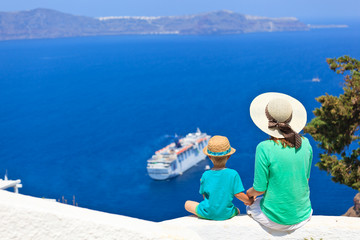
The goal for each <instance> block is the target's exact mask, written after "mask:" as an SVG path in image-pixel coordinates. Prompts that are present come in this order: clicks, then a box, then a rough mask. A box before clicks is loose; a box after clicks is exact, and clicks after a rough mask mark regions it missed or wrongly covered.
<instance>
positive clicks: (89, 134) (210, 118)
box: [0, 24, 360, 221]
mask: <svg viewBox="0 0 360 240" xmlns="http://www.w3.org/2000/svg"><path fill="white" fill-rule="evenodd" d="M359 30H360V28H359V25H356V24H354V25H350V28H347V29H318V30H311V31H308V32H281V33H253V34H244V35H226V36H171V35H162V36H159V35H150V36H102V37H87V38H66V39H43V40H17V41H3V42H0V103H1V105H0V136H1V137H0V177H1V178H2V177H3V175H5V172H6V171H7V172H8V177H9V179H21V181H22V184H23V188H22V189H20V193H22V194H27V195H31V196H36V197H44V198H50V199H62V197H64V198H65V199H67V201H68V202H69V203H70V204H72V201H73V196H75V201H76V202H77V203H78V205H79V207H85V208H90V209H95V210H100V211H105V212H109V213H115V214H121V215H126V216H131V217H136V218H141V219H146V220H152V221H162V220H166V219H171V218H176V217H182V216H185V215H188V214H187V212H186V211H185V210H184V207H183V205H184V202H185V201H186V200H195V201H201V199H202V196H201V195H200V194H199V193H198V191H199V180H200V177H201V175H202V173H203V172H204V168H205V166H206V165H207V164H210V163H209V160H205V161H203V162H201V163H199V164H198V165H197V166H195V167H193V168H191V169H190V170H188V171H187V172H185V173H184V174H183V175H182V176H179V177H176V178H173V179H171V180H167V181H154V180H152V179H150V178H149V176H148V174H147V172H146V161H147V159H148V158H150V157H151V156H152V154H153V153H154V152H155V151H156V150H158V149H160V148H162V147H163V146H165V145H167V144H169V143H170V142H171V138H169V137H168V136H169V135H173V134H175V133H176V134H178V135H186V134H187V133H188V132H194V131H196V128H197V127H199V128H200V129H201V130H202V131H203V132H206V133H208V134H210V135H225V136H227V137H228V138H229V140H230V142H231V144H232V146H233V147H234V148H236V149H237V152H236V154H234V155H233V156H232V157H231V158H230V160H229V162H228V167H229V168H233V169H235V170H237V171H238V172H239V174H240V176H241V178H242V181H243V184H244V186H245V188H246V189H247V188H249V187H251V186H252V181H253V176H254V154H255V148H256V145H257V144H258V143H259V142H260V141H262V140H265V139H267V138H268V136H266V135H265V134H264V133H262V132H261V131H260V130H259V129H258V128H257V127H256V126H255V125H254V124H253V123H252V121H251V119H250V116H249V106H250V103H251V101H252V99H253V98H255V97H256V96H257V95H258V94H261V93H263V92H269V91H276V92H282V93H286V94H289V95H291V96H293V97H295V98H297V99H298V100H300V101H301V102H302V103H303V104H304V106H305V107H306V109H307V112H308V121H310V120H311V119H312V118H313V117H314V115H313V113H312V111H313V110H314V108H316V107H319V106H320V105H319V103H318V102H317V101H316V100H315V98H316V97H318V96H320V95H323V94H325V93H328V94H331V95H339V94H341V93H342V87H343V76H341V75H337V74H336V73H334V72H332V71H331V70H330V69H329V68H328V65H327V63H326V58H333V57H340V56H343V55H350V56H352V57H355V58H357V59H360V48H359V42H360V31H359ZM315 77H318V78H320V79H321V81H320V82H312V79H313V78H315ZM307 137H308V138H309V139H310V140H311V143H312V146H313V148H314V161H313V165H315V163H316V162H318V159H319V157H318V155H319V154H320V153H321V149H319V148H318V147H317V144H316V142H314V141H313V139H312V138H311V136H309V135H307ZM310 188H311V202H312V206H313V209H314V214H317V215H341V214H343V213H345V212H346V211H347V209H348V208H349V207H350V206H352V205H353V197H354V195H355V194H356V193H357V191H355V190H352V189H351V188H349V187H346V186H344V185H341V184H338V183H334V182H332V181H331V177H330V176H328V175H327V173H326V172H324V171H320V170H319V169H318V168H317V167H315V166H313V168H312V171H311V178H310ZM234 203H235V205H236V206H237V207H239V208H240V210H241V212H242V213H244V212H245V207H244V205H243V204H242V202H240V201H238V200H236V199H235V200H234Z"/></svg>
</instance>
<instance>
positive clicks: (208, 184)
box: [196, 168, 244, 220]
mask: <svg viewBox="0 0 360 240" xmlns="http://www.w3.org/2000/svg"><path fill="white" fill-rule="evenodd" d="M242 191H244V187H243V185H242V182H241V179H240V176H239V174H238V173H237V172H236V171H235V170H233V169H229V168H225V169H222V170H208V171H206V172H204V174H203V175H202V177H201V180H200V191H199V193H200V194H202V195H204V197H205V198H204V200H203V201H202V202H200V204H199V205H198V207H197V208H196V213H197V214H198V215H199V216H200V217H202V218H206V219H211V220H226V219H229V218H231V217H233V216H235V215H236V214H237V210H236V208H235V206H234V204H233V203H232V200H233V198H234V195H235V194H237V193H239V192H242Z"/></svg>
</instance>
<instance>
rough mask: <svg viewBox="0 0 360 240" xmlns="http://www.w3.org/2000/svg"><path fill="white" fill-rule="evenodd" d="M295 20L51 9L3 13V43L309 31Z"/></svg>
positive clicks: (228, 14)
mask: <svg viewBox="0 0 360 240" xmlns="http://www.w3.org/2000/svg"><path fill="white" fill-rule="evenodd" d="M307 30H309V26H308V25H306V24H304V23H302V22H300V21H298V20H297V19H296V18H267V17H256V16H248V15H243V14H239V13H234V12H230V11H216V12H210V13H203V14H196V15H185V16H168V17H126V16H122V17H102V18H91V17H84V16H74V15H71V14H66V13H61V12H58V11H54V10H50V9H40V8H39V9H34V10H30V11H21V12H0V40H10V39H32V38H59V37H75V36H95V35H122V34H181V35H209V34H240V33H250V32H276V31H277V32H278V31H307Z"/></svg>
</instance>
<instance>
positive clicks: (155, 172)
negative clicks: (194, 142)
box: [147, 151, 206, 180]
mask: <svg viewBox="0 0 360 240" xmlns="http://www.w3.org/2000/svg"><path fill="white" fill-rule="evenodd" d="M205 158H206V155H205V154H204V153H203V152H202V151H198V153H195V154H192V155H190V156H189V157H188V158H186V159H184V160H183V161H180V162H178V163H177V167H176V169H175V170H171V168H170V167H169V168H161V169H158V168H147V171H148V174H149V176H150V177H151V178H152V179H154V180H166V179H170V178H173V177H176V176H179V175H182V174H183V173H184V172H185V171H187V170H189V169H190V168H191V167H193V166H194V165H196V164H197V163H199V162H201V161H202V160H205Z"/></svg>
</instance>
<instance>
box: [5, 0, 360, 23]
mask: <svg viewBox="0 0 360 240" xmlns="http://www.w3.org/2000/svg"><path fill="white" fill-rule="evenodd" d="M35 8H50V9H54V10H58V11H61V12H65V13H71V14H74V15H81V16H89V17H103V16H169V15H186V14H196V13H202V12H210V11H215V10H230V11H234V12H238V13H243V14H248V15H255V16H267V17H297V18H299V19H300V20H301V19H304V20H305V19H327V20H329V19H360V0H219V1H214V0H10V1H6V0H1V1H0V11H3V12H8V11H11V12H12V11H22V10H31V9H35Z"/></svg>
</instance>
